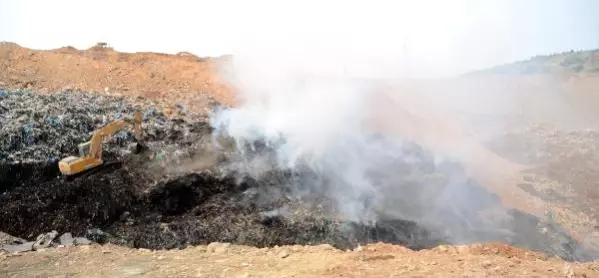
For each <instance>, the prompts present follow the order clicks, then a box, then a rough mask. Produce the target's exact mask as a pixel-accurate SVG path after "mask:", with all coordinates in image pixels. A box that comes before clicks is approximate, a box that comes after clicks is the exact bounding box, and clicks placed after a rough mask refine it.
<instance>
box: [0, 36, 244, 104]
mask: <svg viewBox="0 0 599 278" xmlns="http://www.w3.org/2000/svg"><path fill="white" fill-rule="evenodd" d="M217 61H218V59H213V58H197V57H195V56H192V55H187V54H185V53H183V54H180V55H167V54H159V53H121V52H117V51H114V50H112V49H110V48H106V47H92V48H90V49H87V50H77V49H75V48H72V47H63V48H60V49H56V50H48V51H40V50H32V49H27V48H23V47H20V46H18V45H16V44H1V45H0V87H6V88H11V89H27V90H33V91H36V92H52V93H53V92H61V91H65V90H73V91H85V92H98V93H102V94H108V95H115V96H127V97H133V98H135V97H144V98H148V99H154V100H158V101H160V102H161V103H163V104H164V105H166V106H167V107H168V109H169V110H176V109H177V107H176V105H177V104H185V105H186V106H187V107H188V108H189V109H190V110H195V111H197V112H202V113H204V112H205V111H204V109H205V108H207V107H209V106H210V102H212V101H216V102H218V103H222V104H225V105H228V104H232V103H233V99H234V97H233V94H232V93H231V90H230V89H229V88H228V87H227V86H225V85H223V83H221V82H219V80H218V78H217V77H216V75H215V74H214V73H215V66H216V63H217ZM165 113H166V114H170V111H165Z"/></svg>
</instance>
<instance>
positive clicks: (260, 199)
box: [0, 91, 597, 260]
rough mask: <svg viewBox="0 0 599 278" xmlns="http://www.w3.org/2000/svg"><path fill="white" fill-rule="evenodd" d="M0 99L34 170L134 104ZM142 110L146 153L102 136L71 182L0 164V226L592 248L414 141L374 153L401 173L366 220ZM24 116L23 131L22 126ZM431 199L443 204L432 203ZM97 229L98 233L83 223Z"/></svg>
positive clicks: (207, 136)
mask: <svg viewBox="0 0 599 278" xmlns="http://www.w3.org/2000/svg"><path fill="white" fill-rule="evenodd" d="M0 101H1V102H0V104H1V105H2V107H5V108H6V109H4V108H3V110H2V114H1V116H2V118H1V121H2V124H3V126H2V132H3V133H2V135H4V134H10V133H11V132H13V133H14V132H17V133H18V134H16V135H13V137H10V138H13V139H10V140H12V141H9V142H16V143H11V144H12V145H9V146H10V147H6V146H5V145H4V143H3V145H2V147H3V148H6V149H2V152H3V153H4V156H3V160H2V162H1V163H2V165H3V166H2V167H4V169H6V168H7V166H6V165H17V166H18V167H21V168H23V164H24V161H32V162H33V165H34V166H35V167H37V168H34V169H46V170H48V169H50V166H48V165H50V163H49V162H46V160H47V159H46V158H45V157H44V156H45V155H48V156H49V157H51V158H52V157H53V158H60V157H61V156H66V155H70V154H73V152H74V151H75V148H76V145H75V144H77V143H80V142H83V141H86V140H88V137H89V133H90V132H91V131H93V130H95V129H97V128H99V127H101V126H102V125H103V124H104V123H105V122H106V121H105V120H104V117H107V118H108V119H107V120H108V121H110V120H111V119H113V118H116V117H117V114H120V115H121V116H122V115H124V114H132V113H133V112H134V111H135V110H137V109H136V108H135V106H134V105H133V104H131V103H129V102H127V101H124V100H122V99H117V98H110V97H105V96H98V95H92V94H83V93H59V94H54V95H41V94H33V93H29V92H23V91H18V92H6V91H3V93H2V95H1V96H0ZM45 104H47V106H46V107H45V108H44V107H42V106H43V105H45ZM38 107H39V109H38ZM44 109H45V110H44ZM38 110H39V111H43V113H41V114H38ZM143 112H144V114H145V116H144V122H143V129H144V130H145V135H146V136H145V137H146V144H147V146H148V148H149V150H148V151H147V152H144V153H142V154H138V155H131V154H129V153H128V152H127V151H126V149H127V148H126V146H127V145H128V144H129V142H131V141H130V140H132V139H133V134H131V133H129V132H127V131H124V132H122V133H120V135H117V136H116V137H117V139H116V140H115V139H113V140H109V142H108V143H107V144H105V150H106V152H105V153H106V154H107V155H106V156H105V157H109V156H112V157H113V158H115V159H118V160H119V161H122V167H120V168H116V169H112V170H111V171H109V172H102V173H101V174H95V175H86V176H82V177H78V178H76V179H74V180H67V179H57V178H56V175H57V174H58V172H57V170H55V171H54V170H53V171H54V172H52V171H50V170H48V171H49V172H50V173H53V176H52V175H51V174H48V175H45V176H43V175H29V176H25V175H22V174H20V173H23V171H21V172H18V173H19V174H14V173H8V172H5V173H0V178H1V179H2V181H0V182H2V192H3V193H2V194H0V203H1V204H2V205H3V207H2V210H0V230H1V231H4V232H7V233H10V234H12V235H15V236H19V237H22V238H26V239H28V240H29V241H30V242H34V241H37V240H36V239H37V238H32V235H37V234H46V235H47V231H53V230H55V231H57V232H56V233H52V234H51V235H54V237H55V236H57V235H58V234H59V233H72V235H74V236H78V237H86V238H87V239H89V240H91V241H97V242H111V243H115V244H122V245H126V246H132V247H137V248H149V249H162V248H182V247H185V246H188V245H196V244H208V243H210V242H231V243H236V244H245V245H253V246H274V245H289V244H321V243H328V244H331V245H333V246H336V247H339V248H352V247H355V246H357V245H358V244H363V243H370V242H378V241H383V242H389V243H395V244H400V245H403V246H407V247H409V248H413V249H421V248H430V247H434V246H436V245H439V244H444V243H456V244H466V243H471V242H480V241H502V242H508V243H511V244H517V245H520V246H524V247H527V248H529V249H532V250H535V251H544V252H548V253H552V254H556V255H559V256H561V257H563V258H565V259H569V260H573V259H588V258H591V257H592V256H593V255H592V254H591V255H589V254H588V253H585V252H586V251H585V250H582V249H581V248H580V246H579V244H578V243H577V242H576V241H575V240H573V239H572V238H571V237H570V236H569V235H568V234H566V233H565V232H563V231H562V230H560V228H559V227H557V226H552V223H544V222H543V221H541V220H540V219H538V218H534V217H532V216H530V215H524V214H521V213H518V212H516V211H508V210H505V209H503V208H501V205H500V203H499V201H498V200H497V198H496V197H494V196H493V195H492V194H490V193H489V192H486V191H485V190H484V189H483V188H482V187H480V186H478V185H477V184H475V183H474V182H473V181H471V180H470V179H468V178H467V177H465V176H462V177H457V176H456V175H459V173H462V174H461V175H464V174H463V171H461V170H460V167H459V165H456V164H455V163H451V162H447V163H444V164H443V165H440V164H438V163H436V162H435V161H434V159H432V157H433V156H432V155H431V154H430V153H429V152H428V151H426V150H424V149H422V148H421V147H420V146H418V145H417V144H414V143H408V142H406V143H405V144H401V146H402V147H401V148H404V149H394V150H393V151H397V152H398V153H406V154H408V153H409V154H410V155H409V159H410V161H409V162H407V161H404V160H405V159H407V158H406V157H403V156H398V157H397V158H396V159H395V160H394V161H383V162H381V163H382V165H381V167H382V166H383V164H384V165H386V166H385V167H390V168H392V169H396V170H397V169H401V171H386V170H382V171H384V172H385V173H387V174H385V175H383V174H380V173H379V174H377V175H378V179H379V180H381V181H382V180H385V181H384V184H386V185H387V188H378V189H379V190H380V191H381V192H380V193H381V195H382V196H385V200H382V202H383V203H385V204H393V206H392V207H393V208H394V209H396V210H397V211H393V210H391V209H388V208H386V207H384V206H382V208H383V209H382V211H379V212H376V213H377V215H376V219H377V221H376V222H375V223H357V222H352V221H348V220H347V219H344V218H342V217H340V216H339V215H338V212H337V211H335V210H334V209H333V208H334V207H335V206H334V204H333V200H331V196H328V195H326V194H323V192H319V191H309V192H307V193H306V194H304V195H302V196H297V195H296V194H294V193H293V190H294V189H297V188H291V187H289V186H286V185H290V184H294V182H295V184H298V183H297V182H298V181H300V182H299V184H307V183H310V181H312V180H313V177H314V175H315V173H313V172H310V170H309V169H305V171H304V170H301V171H299V170H298V171H297V172H286V171H282V170H276V169H272V171H268V172H266V173H264V174H263V175H261V176H259V177H248V176H246V175H242V174H240V173H234V172H230V171H222V169H226V168H227V167H226V166H228V165H231V163H232V162H233V161H237V160H236V159H239V157H236V156H235V152H234V151H232V150H231V149H230V148H229V147H228V146H229V145H227V144H221V146H223V149H215V148H214V147H213V145H212V140H213V134H212V130H211V128H210V127H209V125H208V124H207V123H205V122H202V121H189V120H182V119H173V118H167V117H165V116H164V115H163V114H162V113H161V112H160V111H158V109H151V108H147V109H143ZM23 115H27V117H24V116H23ZM20 118H22V120H19V119H20ZM50 119H58V121H56V122H55V121H53V120H50ZM26 124H29V125H30V126H28V128H30V129H29V131H28V132H24V128H23V126H24V125H26ZM32 130H33V131H32ZM28 136H29V137H28ZM1 138H2V139H1V140H8V139H5V138H8V137H4V136H2V137H1ZM29 138H31V139H29ZM118 138H120V139H118ZM217 139H219V140H220V139H222V141H224V142H225V143H226V141H227V138H217ZM381 140H383V139H381ZM67 141H69V142H67ZM257 151H259V152H261V151H264V152H268V149H266V150H259V149H257ZM207 158H211V159H210V162H209V163H204V164H206V165H202V166H201V167H200V166H199V165H198V164H202V163H198V162H199V161H201V160H202V159H207ZM43 163H46V164H43ZM43 165H46V166H43ZM52 165H54V166H53V167H55V163H53V164H52ZM207 165H208V166H207ZM198 168H202V169H203V170H198ZM38 172H39V170H38ZM373 174H376V173H373ZM7 184H8V185H9V186H7ZM448 186H449V188H448ZM398 190H399V191H398ZM431 192H436V193H435V194H437V195H443V194H444V195H445V196H437V195H431V194H430V193H431ZM441 193H443V194H441ZM452 194H453V195H452ZM327 196H328V197H327ZM442 198H445V199H447V200H450V202H447V203H445V204H443V205H440V204H441V203H442ZM397 204H401V206H398V205H397ZM427 206H429V207H427ZM490 209H502V211H501V212H503V213H505V214H507V215H505V216H506V217H504V218H505V219H506V220H505V221H504V222H501V223H494V222H493V221H489V219H488V217H486V216H485V215H484V214H481V213H479V212H481V211H486V212H487V213H488V211H489V210H490ZM100 229H101V231H103V232H102V233H101V237H98V234H100V233H98V232H94V233H90V232H89V231H100ZM40 239H41V238H40ZM53 240H54V239H53ZM53 240H50V242H53ZM44 242H48V240H45V241H44ZM22 243H25V242H22ZM27 244H29V243H27ZM21 247H24V248H25V247H27V248H28V245H26V246H21ZM31 248H33V245H32V247H31ZM595 257H597V256H596V255H595Z"/></svg>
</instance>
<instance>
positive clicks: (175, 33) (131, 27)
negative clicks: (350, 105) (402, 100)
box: [0, 0, 599, 75]
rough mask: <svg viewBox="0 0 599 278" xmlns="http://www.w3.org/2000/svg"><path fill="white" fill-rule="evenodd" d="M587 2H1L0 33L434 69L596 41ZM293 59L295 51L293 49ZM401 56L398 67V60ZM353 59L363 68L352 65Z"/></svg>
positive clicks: (57, 42) (35, 44) (595, 7)
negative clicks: (327, 58) (278, 54)
mask: <svg viewBox="0 0 599 278" xmlns="http://www.w3.org/2000/svg"><path fill="white" fill-rule="evenodd" d="M598 15H599V1H597V0H453V1H452V0H438V1H433V0H428V1H427V0H418V1H416V0H413V1H400V0H397V1H391V0H389V1H377V0H363V1H351V0H328V1H327V0H320V1H317V0H298V1H286V0H278V1H276V0H273V1H266V0H254V1H249V0H238V1H235V0H196V1H183V0H170V1H151V0H145V1H143V0H119V1H117V0H101V1H89V0H0V41H12V42H16V43H18V44H20V45H22V46H26V47H31V48H41V49H47V48H57V47H61V46H66V45H71V46H74V47H77V48H88V47H90V46H92V45H93V44H95V43H96V42H99V41H105V42H108V43H109V44H110V45H112V46H114V47H115V48H116V49H117V50H120V51H127V52H135V51H157V52H167V53H175V52H178V51H190V52H193V53H194V54H197V55H199V56H214V55H220V54H230V53H232V54H237V53H243V52H246V53H247V52H252V51H261V52H262V53H267V52H271V53H275V52H276V53H287V54H290V55H296V56H297V57H317V56H322V57H337V61H341V62H340V63H337V64H341V63H345V64H347V65H345V66H346V67H350V68H351V67H354V65H367V64H373V65H374V64H376V65H377V66H376V67H377V69H378V70H386V71H387V72H388V73H389V74H390V75H393V74H394V73H398V72H400V71H401V70H406V67H408V68H409V71H414V72H419V73H422V74H425V75H426V74H429V75H439V74H441V75H445V74H455V73H461V72H463V71H467V70H472V69H478V68H485V67H488V66H492V65H496V64H501V63H506V62H511V61H514V60H519V59H525V58H528V57H530V56H533V55H535V54H545V53H552V52H559V51H563V50H569V49H589V48H599V16H598ZM298 59H299V58H298ZM400 64H401V65H402V66H401V67H400V66H399V65H400ZM355 67H358V68H360V67H362V66H355Z"/></svg>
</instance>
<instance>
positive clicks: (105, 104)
mask: <svg viewBox="0 0 599 278" xmlns="http://www.w3.org/2000/svg"><path fill="white" fill-rule="evenodd" d="M136 106H137V107H136ZM141 107H143V106H142V105H139V104H135V105H134V104H133V103H131V102H129V101H127V100H125V99H123V98H115V97H109V96H103V95H98V94H89V93H81V92H62V93H54V94H36V93H33V92H29V91H24V90H16V91H7V90H3V89H0V193H1V192H3V191H5V190H7V189H8V188H12V187H14V186H17V185H19V184H17V183H19V182H20V183H23V182H25V181H27V180H29V179H43V180H48V179H52V178H55V177H56V175H58V167H57V162H58V161H59V160H60V159H62V158H64V157H67V156H70V155H75V154H77V150H78V149H77V145H78V144H80V143H83V142H85V141H87V140H89V139H90V136H91V134H92V132H93V131H95V130H97V129H98V128H100V127H102V126H104V125H106V124H107V123H109V122H110V121H113V120H115V119H118V118H121V117H131V116H132V115H133V113H134V112H135V111H136V110H138V109H141ZM142 112H143V114H144V119H143V120H144V122H143V124H142V126H143V129H144V131H145V137H146V140H147V141H148V142H149V143H150V144H152V143H154V144H164V145H171V146H174V147H173V148H174V149H180V147H181V146H179V145H185V146H186V147H188V146H190V145H193V144H197V143H198V142H199V141H200V140H198V138H186V136H187V135H189V134H190V133H198V132H201V133H202V134H204V133H205V129H209V127H208V125H206V124H194V125H192V124H188V123H185V122H184V121H181V120H175V119H170V118H167V117H166V116H165V115H164V114H163V113H162V112H160V111H159V110H158V109H157V108H156V107H154V106H151V105H147V107H144V108H143V111H142ZM133 139H134V135H133V133H132V131H130V130H121V131H119V132H117V133H116V134H115V135H114V136H113V137H112V138H110V139H109V140H107V142H106V144H104V146H103V150H104V151H103V158H104V159H105V160H117V159H119V158H120V157H122V155H123V153H126V152H127V151H128V149H127V148H126V147H127V146H128V145H129V144H130V143H132V142H133ZM168 150H169V149H165V150H164V151H168ZM159 157H160V156H159Z"/></svg>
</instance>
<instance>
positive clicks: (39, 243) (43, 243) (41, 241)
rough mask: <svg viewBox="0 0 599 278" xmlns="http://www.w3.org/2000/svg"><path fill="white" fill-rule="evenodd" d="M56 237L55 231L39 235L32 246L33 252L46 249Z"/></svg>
mask: <svg viewBox="0 0 599 278" xmlns="http://www.w3.org/2000/svg"><path fill="white" fill-rule="evenodd" d="M57 236H58V232H57V231H52V232H49V233H45V234H41V235H39V236H37V240H36V241H35V243H34V244H33V250H38V249H43V248H48V247H50V245H51V244H52V241H53V240H54V239H55V238H56V237H57Z"/></svg>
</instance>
